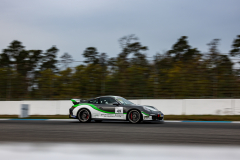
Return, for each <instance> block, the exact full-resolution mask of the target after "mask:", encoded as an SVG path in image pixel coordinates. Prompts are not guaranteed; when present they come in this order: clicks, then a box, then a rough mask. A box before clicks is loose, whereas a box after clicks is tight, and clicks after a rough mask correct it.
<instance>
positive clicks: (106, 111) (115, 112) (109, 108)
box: [98, 97, 124, 119]
mask: <svg viewBox="0 0 240 160" xmlns="http://www.w3.org/2000/svg"><path fill="white" fill-rule="evenodd" d="M113 103H118V102H117V101H116V100H115V99H114V98H112V97H101V98H99V104H98V106H99V109H101V110H103V113H102V114H101V117H102V118H104V119H124V115H123V107H119V106H116V105H113Z"/></svg>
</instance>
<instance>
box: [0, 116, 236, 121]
mask: <svg viewBox="0 0 240 160" xmlns="http://www.w3.org/2000/svg"><path fill="white" fill-rule="evenodd" d="M0 118H18V115H0ZM21 119H69V117H68V115H31V116H30V117H28V118H21ZM164 119H165V120H192V121H240V115H226V116H222V115H165V116H164Z"/></svg>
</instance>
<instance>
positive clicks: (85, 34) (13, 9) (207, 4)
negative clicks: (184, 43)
mask: <svg viewBox="0 0 240 160" xmlns="http://www.w3.org/2000/svg"><path fill="white" fill-rule="evenodd" d="M239 7H240V0H0V49H1V50H2V49H4V48H6V47H7V46H8V45H9V43H10V42H12V41H13V40H19V41H21V42H22V43H23V45H24V46H26V48H27V49H41V50H46V49H48V48H50V47H51V46H52V45H56V46H57V47H58V48H59V49H60V52H59V55H62V54H63V53H65V52H68V53H69V54H71V55H72V56H73V58H74V59H75V60H83V57H82V52H83V51H84V49H85V48H87V47H90V46H93V47H96V48H97V49H98V51H99V52H105V53H107V54H108V55H109V56H110V57H115V56H117V54H118V53H119V52H120V47H119V43H118V39H119V38H121V37H123V36H125V35H129V34H135V35H136V36H137V37H139V39H140V42H141V43H142V44H143V45H146V46H148V47H149V50H148V51H147V55H148V57H151V56H153V55H154V54H155V53H157V52H160V53H162V52H163V51H166V50H169V49H171V47H172V45H173V44H174V43H176V41H177V40H178V39H179V38H180V37H181V36H188V40H189V44H190V45H191V46H192V47H194V48H198V49H199V50H200V51H202V52H206V51H207V50H208V47H207V45H206V44H207V43H209V42H210V41H211V40H212V39H215V38H219V39H221V41H220V46H219V49H220V51H221V52H222V53H228V52H229V50H230V49H231V44H232V42H233V39H234V38H236V35H239V34H240V9H239Z"/></svg>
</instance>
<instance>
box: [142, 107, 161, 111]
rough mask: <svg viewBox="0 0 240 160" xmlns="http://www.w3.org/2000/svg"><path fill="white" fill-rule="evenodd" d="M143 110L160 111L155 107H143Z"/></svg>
mask: <svg viewBox="0 0 240 160" xmlns="http://www.w3.org/2000/svg"><path fill="white" fill-rule="evenodd" d="M143 109H145V110H146V111H148V112H151V111H158V110H157V109H156V108H155V107H152V106H143Z"/></svg>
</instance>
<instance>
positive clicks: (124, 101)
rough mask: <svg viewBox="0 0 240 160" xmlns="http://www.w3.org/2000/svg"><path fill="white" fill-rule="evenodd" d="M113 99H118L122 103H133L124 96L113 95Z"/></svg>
mask: <svg viewBox="0 0 240 160" xmlns="http://www.w3.org/2000/svg"><path fill="white" fill-rule="evenodd" d="M115 99H116V100H118V101H119V102H120V103H121V104H123V105H128V104H134V103H132V102H130V101H129V100H126V99H125V98H122V97H115Z"/></svg>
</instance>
